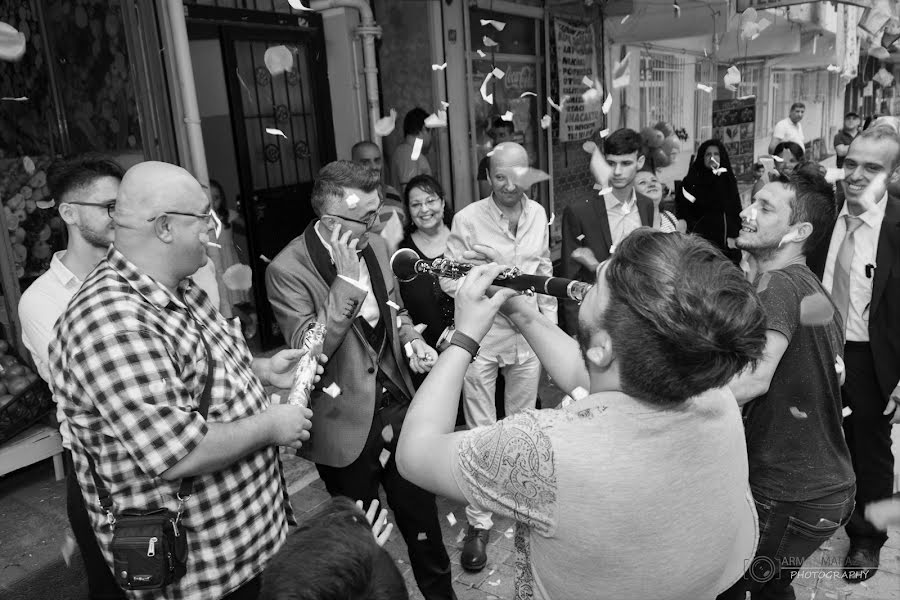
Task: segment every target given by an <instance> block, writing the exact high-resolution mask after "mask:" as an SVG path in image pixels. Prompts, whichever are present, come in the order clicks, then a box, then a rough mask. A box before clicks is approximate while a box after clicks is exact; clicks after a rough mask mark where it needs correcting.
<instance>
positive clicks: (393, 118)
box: [375, 108, 397, 137]
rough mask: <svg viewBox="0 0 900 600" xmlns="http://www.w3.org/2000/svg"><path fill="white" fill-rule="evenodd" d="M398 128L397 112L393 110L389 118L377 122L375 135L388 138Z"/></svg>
mask: <svg viewBox="0 0 900 600" xmlns="http://www.w3.org/2000/svg"><path fill="white" fill-rule="evenodd" d="M396 126H397V111H396V110H394V109H393V108H392V109H391V110H390V113H389V114H388V116H386V117H382V118H380V119H378V120H377V121H375V133H376V134H377V135H379V136H380V137H386V136H389V135H391V132H392V131H394V127H396Z"/></svg>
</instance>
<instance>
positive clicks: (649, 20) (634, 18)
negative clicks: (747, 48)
mask: <svg viewBox="0 0 900 600" xmlns="http://www.w3.org/2000/svg"><path fill="white" fill-rule="evenodd" d="M628 1H632V0H628ZM616 4H617V1H616V0H611V1H610V3H609V6H610V7H613V6H615V5H616ZM632 4H633V10H632V11H631V12H630V13H628V17H627V18H625V17H610V18H607V19H606V33H607V36H608V37H609V39H610V41H611V42H613V43H616V44H634V43H641V42H653V41H656V40H670V39H673V38H683V37H694V36H698V35H711V34H712V32H714V31H725V28H726V24H727V21H728V17H729V15H730V14H731V13H730V12H729V9H728V1H727V0H679V2H678V3H677V4H678V6H679V8H680V10H679V11H677V12H676V10H675V8H674V5H673V4H664V3H660V2H659V1H658V0H633V2H632ZM623 21H624V22H623Z"/></svg>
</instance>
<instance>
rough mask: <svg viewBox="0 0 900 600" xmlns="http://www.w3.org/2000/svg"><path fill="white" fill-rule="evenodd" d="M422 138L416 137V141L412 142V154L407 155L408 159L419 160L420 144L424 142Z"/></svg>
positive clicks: (420, 153)
mask: <svg viewBox="0 0 900 600" xmlns="http://www.w3.org/2000/svg"><path fill="white" fill-rule="evenodd" d="M424 143H425V142H424V140H422V138H420V137H417V138H416V141H415V142H413V149H412V154H410V155H409V159H410V160H413V161H416V160H419V156H421V155H422V144H424Z"/></svg>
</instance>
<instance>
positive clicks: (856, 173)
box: [808, 126, 900, 581]
mask: <svg viewBox="0 0 900 600" xmlns="http://www.w3.org/2000/svg"><path fill="white" fill-rule="evenodd" d="M898 179H900V135H898V133H897V131H896V130H894V129H893V128H891V127H884V126H882V127H874V128H870V129H868V130H866V131H863V132H862V133H860V134H859V135H858V136H857V137H856V138H854V140H853V142H852V143H851V144H850V149H849V150H848V152H847V156H846V157H845V159H844V180H843V182H842V188H843V192H844V197H845V200H844V201H843V203H842V205H841V206H840V207H839V213H838V220H837V222H836V224H835V226H834V230H833V232H832V234H831V235H830V236H829V238H830V240H831V242H830V244H822V245H821V247H820V248H819V251H818V252H817V253H816V254H815V255H812V256H810V257H809V260H808V263H809V266H810V268H812V270H813V271H814V272H815V273H816V274H817V275H819V276H820V277H822V284H823V285H824V287H825V289H827V290H829V291H830V292H831V296H832V299H833V300H834V302H835V305H836V306H837V307H838V309H839V310H841V312H842V313H843V314H844V317H845V318H844V322H845V323H846V346H845V349H844V363H845V365H846V367H845V368H846V376H847V380H846V382H845V383H844V386H843V388H842V390H841V392H842V396H843V401H844V406H848V407H850V409H851V410H852V411H853V412H852V414H850V416H848V417H846V418H845V419H844V435H845V436H846V438H847V445H848V446H849V447H850V454H851V457H852V459H853V470H854V471H855V472H856V490H857V491H856V509H855V510H854V512H853V516H852V517H851V518H850V522H849V523H848V524H847V535H848V536H849V537H850V551H849V552H848V554H847V558H846V559H845V563H844V566H845V567H846V568H848V569H850V570H851V576H849V577H848V579H849V580H850V581H863V580H865V579H868V578H869V577H871V576H872V575H874V574H875V571H876V570H877V568H878V556H879V552H880V550H881V546H882V545H883V544H884V542H885V541H886V540H887V534H886V533H885V532H884V531H881V530H879V529H877V528H876V527H874V526H873V525H872V524H871V523H870V522H868V521H867V520H866V518H865V509H866V505H867V504H869V503H871V502H874V501H876V500H880V499H882V498H887V497H888V496H890V495H891V493H892V492H893V479H894V457H893V455H892V454H891V426H892V424H893V423H900V410H898V404H900V385H898V382H900V198H897V197H894V196H891V195H889V194H888V191H887V186H888V184H889V183H890V182H896V181H898Z"/></svg>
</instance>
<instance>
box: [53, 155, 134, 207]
mask: <svg viewBox="0 0 900 600" xmlns="http://www.w3.org/2000/svg"><path fill="white" fill-rule="evenodd" d="M124 176H125V169H123V168H122V166H121V165H120V164H119V163H117V162H116V161H114V160H113V159H111V158H109V157H107V156H103V155H100V154H81V155H78V156H71V157H68V158H61V159H59V160H55V161H53V164H51V165H50V168H49V169H47V187H48V188H49V189H50V196H51V197H52V198H53V199H54V200H56V202H57V203H60V202H64V200H63V197H64V196H65V195H66V194H68V193H69V192H72V191H74V190H77V189H80V188H83V187H87V186H89V185H91V184H92V183H94V181H96V180H97V179H100V178H102V177H112V178H114V179H117V180H119V181H122V177H124Z"/></svg>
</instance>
